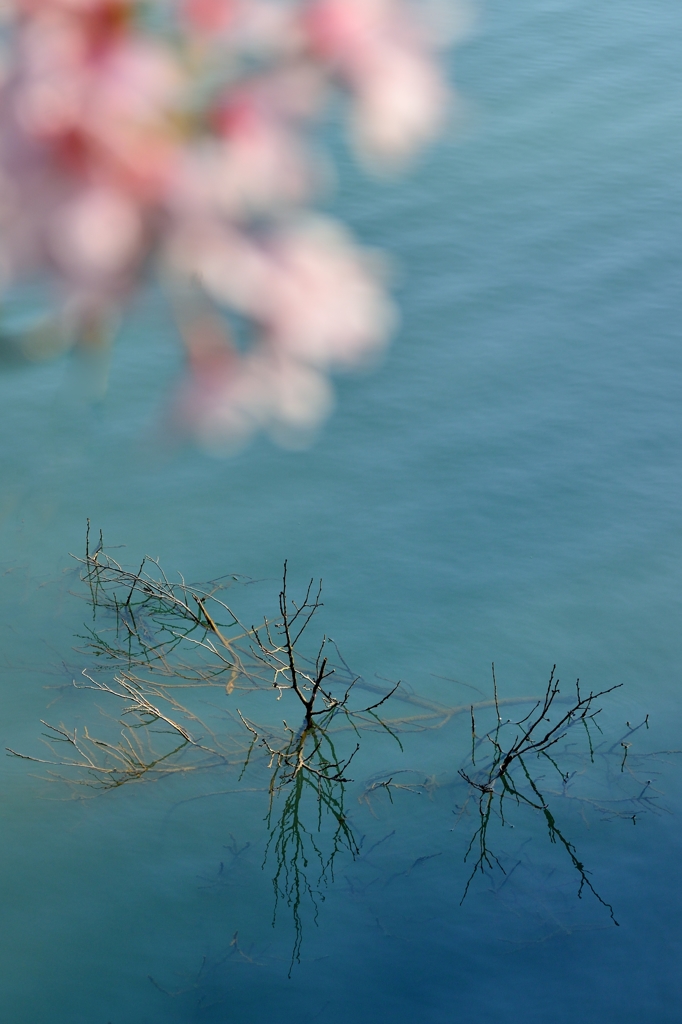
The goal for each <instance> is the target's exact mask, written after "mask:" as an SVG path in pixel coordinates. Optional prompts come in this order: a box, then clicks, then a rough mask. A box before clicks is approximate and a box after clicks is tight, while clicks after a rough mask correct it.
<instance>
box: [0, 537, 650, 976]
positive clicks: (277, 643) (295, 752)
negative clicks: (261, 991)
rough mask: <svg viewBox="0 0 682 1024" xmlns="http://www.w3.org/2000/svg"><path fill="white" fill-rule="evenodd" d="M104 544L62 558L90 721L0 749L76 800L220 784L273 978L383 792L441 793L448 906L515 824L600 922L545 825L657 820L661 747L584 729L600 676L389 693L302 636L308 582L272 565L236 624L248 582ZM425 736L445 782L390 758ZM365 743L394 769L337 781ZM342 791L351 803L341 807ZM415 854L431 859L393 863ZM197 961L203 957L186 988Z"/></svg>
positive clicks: (294, 958) (597, 711)
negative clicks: (511, 691)
mask: <svg viewBox="0 0 682 1024" xmlns="http://www.w3.org/2000/svg"><path fill="white" fill-rule="evenodd" d="M110 550H111V549H110ZM110 550H109V551H107V550H106V549H105V546H104V542H103V538H102V535H101V533H100V535H99V540H98V543H97V544H96V545H95V546H94V547H93V546H92V544H91V537H90V527H89V524H88V531H87V535H86V550H85V554H84V556H82V557H79V558H78V559H77V561H78V563H79V578H80V586H81V590H80V596H81V597H83V596H85V598H86V600H87V602H88V604H89V606H90V609H91V618H90V621H89V622H88V623H87V624H86V626H85V630H84V632H83V633H82V634H81V635H80V636H79V637H78V640H79V646H78V648H77V650H78V651H79V653H80V655H81V656H83V657H85V658H87V661H88V664H87V667H86V668H84V669H83V670H82V673H81V675H80V678H77V679H75V680H73V683H72V684H71V685H72V686H73V687H75V688H76V689H77V690H78V691H81V692H82V697H81V699H83V700H85V701H86V702H87V701H88V700H89V701H90V702H91V703H90V704H88V708H89V710H87V709H86V714H85V718H86V721H89V722H90V723H93V722H94V721H95V720H97V722H98V725H97V728H96V727H95V725H94V724H86V725H84V726H82V727H76V726H69V725H68V724H65V723H64V722H61V721H60V722H57V723H55V722H49V721H47V720H44V721H43V722H42V725H43V727H44V735H43V739H44V742H45V744H46V748H47V753H46V755H45V756H38V755H37V754H33V753H31V754H27V753H23V752H18V751H16V750H14V749H10V748H8V753H9V754H10V755H11V756H14V757H19V758H22V759H24V760H27V761H29V762H31V763H32V764H35V765H37V766H41V768H42V770H43V771H45V772H46V773H47V777H48V778H49V779H51V780H52V781H55V782H58V783H61V784H62V785H64V784H67V783H68V784H69V785H71V786H73V787H76V791H80V792H83V787H85V788H86V789H90V790H95V791H97V790H100V791H102V790H103V791H106V790H112V789H116V788H119V787H121V786H125V785H128V784H131V783H138V784H139V783H142V782H147V783H150V782H153V781H156V782H159V781H161V780H162V779H168V778H170V777H172V776H178V775H180V776H183V777H186V778H188V779H191V777H192V776H193V775H196V774H197V773H214V774H216V775H217V776H219V777H220V778H221V780H223V781H224V780H226V779H228V780H229V782H228V784H229V785H230V786H231V787H233V788H232V789H230V790H229V791H228V792H239V791H240V790H242V791H245V792H249V794H250V796H249V799H251V800H253V801H258V800H260V801H262V820H263V862H262V866H263V868H264V869H267V870H268V871H269V872H270V876H271V879H272V888H273V897H274V909H273V923H274V921H275V920H276V918H277V915H278V914H279V913H280V912H281V909H282V907H285V908H287V910H288V911H289V913H290V915H291V922H292V925H293V942H292V947H291V960H290V965H289V970H290V971H291V969H292V968H293V967H294V965H295V964H296V963H298V962H300V960H301V948H302V943H303V932H304V922H305V915H306V913H307V912H312V916H313V918H314V919H317V915H318V911H319V905H320V903H321V901H323V900H324V898H325V896H324V894H325V890H326V889H327V888H328V887H329V886H331V885H333V883H334V882H335V873H336V871H337V868H338V866H339V864H340V863H343V864H344V865H347V864H348V863H352V862H353V861H355V860H356V859H358V858H360V857H361V856H365V857H366V856H367V853H368V850H367V849H366V847H365V848H364V849H363V844H365V838H366V837H365V835H364V834H363V832H362V829H361V828H360V827H359V826H358V824H357V821H356V820H355V819H356V815H355V814H354V813H353V807H357V806H358V805H359V806H360V807H363V806H364V808H365V809H366V810H367V811H369V812H370V814H371V815H375V816H376V812H377V808H379V807H380V806H381V805H382V804H385V805H386V806H389V805H390V804H391V803H393V801H394V800H396V799H398V798H400V799H403V798H404V799H412V798H413V797H415V796H422V797H425V798H426V800H427V801H429V800H432V799H433V797H434V794H437V793H440V794H441V795H442V796H443V798H444V799H446V801H449V806H450V811H449V812H448V813H450V814H451V815H452V816H453V822H452V824H453V826H454V827H453V828H452V829H451V830H450V831H453V832H456V833H457V834H461V833H462V832H464V834H465V836H468V841H465V843H464V845H463V847H462V858H463V860H464V861H465V862H466V863H467V864H468V865H469V874H468V878H467V880H466V884H465V885H464V888H463V891H462V892H461V901H462V902H463V901H464V900H465V899H466V897H467V895H468V894H469V892H470V890H471V887H472V885H473V884H474V882H475V879H476V877H477V876H479V875H487V876H490V875H491V874H492V873H496V872H499V873H500V874H501V875H502V876H505V875H509V874H510V873H511V871H513V870H514V869H515V866H513V867H511V868H510V867H509V865H507V867H505V865H504V863H503V859H502V858H501V857H500V856H499V854H498V852H496V850H497V849H498V844H499V842H501V836H502V833H503V831H504V830H505V829H507V828H509V827H516V828H519V827H521V828H523V827H524V823H527V822H528V820H529V817H528V816H529V815H530V817H531V819H537V820H539V821H540V822H541V823H542V824H543V825H544V826H545V827H546V831H547V837H548V839H549V841H550V843H551V844H554V845H555V846H556V847H557V849H558V850H559V851H560V852H561V853H562V856H564V857H565V858H567V859H568V863H569V865H570V867H571V869H572V870H573V871H574V872H575V877H576V880H577V895H578V897H582V896H583V895H584V894H585V893H589V894H590V895H591V896H592V897H593V898H594V899H595V900H596V901H597V903H598V904H599V905H601V907H602V908H603V911H604V912H606V913H607V914H608V915H609V917H610V919H611V921H612V922H613V924H615V925H617V924H618V921H617V918H616V910H615V909H614V907H613V906H612V905H611V903H609V902H608V900H607V899H606V897H605V895H603V894H602V893H601V892H600V891H599V890H598V888H597V886H596V885H595V882H594V881H593V880H592V878H591V873H590V871H589V869H588V867H587V866H586V865H585V863H584V862H583V860H582V859H581V857H580V855H579V852H578V848H577V845H576V844H575V843H574V837H572V836H570V837H569V835H568V834H567V827H566V826H565V825H564V824H560V820H561V819H562V814H563V811H564V809H565V808H567V807H572V808H578V809H579V810H580V813H581V816H582V817H583V818H585V814H586V812H587V811H588V810H590V811H592V812H595V813H597V814H598V815H599V816H600V817H601V818H607V819H621V820H623V821H626V820H629V821H630V822H632V823H636V822H637V819H638V817H639V816H641V815H642V814H643V813H645V812H649V811H654V812H656V811H657V809H658V797H659V794H658V793H657V791H656V790H655V787H654V786H653V784H652V778H651V775H652V773H651V771H649V772H648V775H649V777H648V778H646V777H645V776H644V774H643V771H644V769H645V767H650V761H651V760H652V759H655V758H656V756H657V755H659V754H662V753H664V752H660V751H659V752H647V753H635V752H633V751H632V749H631V748H632V744H633V742H634V740H635V738H636V737H637V736H638V735H640V736H641V735H642V734H643V733H644V732H646V731H647V730H648V729H649V720H648V716H647V717H646V718H645V719H644V720H643V721H642V722H641V723H639V724H637V725H634V726H633V725H631V724H630V723H629V722H628V723H627V726H626V729H625V731H623V732H622V734H619V735H616V736H608V737H607V736H606V734H605V732H604V731H603V730H602V729H601V727H600V716H602V709H603V702H604V700H605V699H606V698H608V697H610V695H611V694H612V693H613V691H615V690H616V689H618V686H617V685H616V686H610V687H608V688H606V689H604V690H601V691H592V690H589V691H585V690H584V689H583V688H581V686H580V682H579V681H577V682H576V684H575V686H574V688H573V689H572V690H571V691H570V692H564V691H563V690H562V689H561V688H560V683H559V679H558V677H557V675H556V668H553V669H552V671H551V674H550V677H549V681H548V683H547V684H546V686H545V687H544V689H543V690H542V691H541V692H540V694H539V695H537V696H532V695H531V696H523V697H506V698H505V697H501V696H500V694H499V691H498V685H497V679H496V675H495V669H494V666H493V672H492V684H493V695H492V698H489V697H486V696H485V695H482V696H483V699H481V700H477V701H474V702H469V703H463V704H459V705H453V706H447V705H444V704H439V703H437V702H435V701H433V700H430V699H428V698H427V697H425V696H423V695H420V694H419V693H418V692H415V691H414V690H413V689H412V688H411V687H410V686H408V685H407V684H406V683H404V682H401V681H392V682H390V683H387V682H386V681H379V682H373V681H368V680H366V679H364V678H362V677H361V676H359V675H355V674H354V673H353V672H352V671H351V670H350V668H349V666H348V665H347V663H346V661H345V660H344V658H343V656H342V654H341V652H340V651H339V649H338V647H337V645H336V643H335V641H334V640H333V639H331V637H329V636H328V635H326V634H323V635H322V636H321V637H320V638H317V639H316V640H315V641H314V642H312V641H311V632H312V631H311V626H312V625H313V624H314V621H315V619H316V616H317V615H318V613H319V612H320V611H321V609H322V607H323V605H322V600H321V597H322V584H321V582H319V583H317V584H315V583H314V581H310V582H309V583H308V585H307V587H305V588H304V589H303V591H302V593H301V595H300V597H298V599H296V598H295V597H294V596H292V590H291V584H290V580H289V571H288V566H287V563H286V562H285V563H284V570H283V575H282V583H281V588H280V591H279V597H278V605H277V607H276V609H275V613H274V614H273V615H272V616H265V617H263V618H262V620H261V621H259V622H258V623H257V624H255V625H254V624H252V623H250V622H249V621H248V620H246V621H245V620H244V619H243V618H242V616H240V614H238V612H237V610H236V608H235V602H234V601H233V600H232V598H233V597H237V596H238V595H239V588H240V587H242V588H243V587H248V586H250V583H251V581H249V580H246V579H244V578H243V577H238V576H223V577H220V578H217V579H214V580H212V581H209V582H208V583H206V584H204V585H202V586H196V585H194V584H190V583H188V582H187V581H186V580H185V578H184V577H183V576H182V575H181V574H179V573H178V574H176V576H175V577H173V578H169V576H168V575H167V574H166V573H165V571H164V570H163V569H162V567H161V566H160V564H159V562H158V561H157V560H155V559H154V558H151V557H149V556H145V557H144V558H143V559H142V561H141V563H140V564H139V566H138V567H137V568H135V567H133V568H131V567H127V566H125V565H123V564H121V563H120V562H119V561H118V560H117V559H115V558H114V557H113V556H112V554H111V553H110ZM83 588H84V589H83ZM228 598H229V599H230V600H228ZM511 708H518V709H519V710H518V712H517V713H516V716H515V717H506V715H507V713H508V711H509V710H510V709H511ZM95 713H97V717H95ZM456 721H460V722H467V721H468V722H470V742H468V744H466V745H465V746H464V747H462V745H461V744H459V745H458V743H457V742H456V740H454V739H453V740H452V743H450V737H449V734H448V732H447V730H448V729H449V727H450V726H451V725H452V724H453V723H454V722H456ZM444 732H445V739H444V741H443V742H445V745H446V750H447V751H449V754H448V758H449V770H448V771H446V772H445V773H443V772H442V771H438V770H435V771H434V765H433V764H429V763H427V762H424V763H423V764H417V765H416V766H413V765H412V764H410V766H409V767H406V764H407V762H406V761H404V760H402V759H403V758H404V757H405V754H406V750H407V748H408V746H409V744H410V742H411V737H413V736H414V735H415V734H417V733H419V734H423V733H429V734H433V735H434V737H435V736H436V734H437V735H438V737H439V738H440V737H443V735H444ZM380 737H383V739H384V740H385V741H388V743H389V744H390V745H391V746H392V748H393V750H394V751H395V761H394V762H392V764H395V765H396V767H393V768H392V770H386V771H380V772H378V773H377V772H375V773H374V774H372V775H370V776H368V777H364V778H362V777H361V778H360V779H356V778H355V777H354V776H355V770H356V768H357V769H358V770H360V771H362V770H363V769H362V767H361V765H360V760H361V759H360V757H359V755H360V751H361V748H363V747H365V748H367V747H368V745H369V746H371V745H372V744H373V743H377V742H378V740H379V738H380ZM441 749H442V744H441ZM666 753H670V752H666ZM421 756H422V757H423V756H424V755H423V748H422V754H421ZM595 779H598V780H601V781H604V780H606V781H607V782H608V783H609V786H608V787H607V788H608V792H607V795H606V796H602V795H599V793H596V791H595V789H594V786H593V785H592V787H591V788H590V784H589V780H592V782H594V780H595ZM351 784H353V785H354V786H355V787H356V795H357V803H356V801H355V800H353V801H352V802H349V786H350V785H351ZM358 785H359V787H360V788H359V790H358V788H357V787H358ZM614 790H616V794H615V796H614V795H613V791H614ZM401 827H409V820H408V824H407V826H406V825H405V823H404V822H403V824H402V826H401ZM467 830H468V832H467ZM391 835H393V833H390V835H389V836H386V837H384V839H388V838H390V836H391ZM384 839H381V840H379V841H378V842H376V843H374V845H373V846H372V847H371V850H373V849H375V847H377V846H379V845H380V844H381V843H382V842H384ZM240 842H241V841H240V840H238V839H235V837H234V836H231V843H232V847H231V848H230V849H231V850H232V854H233V856H234V857H235V859H236V858H237V857H238V856H239V855H240V854H241V853H242V852H243V850H245V849H246V848H247V847H248V846H249V845H250V844H249V843H246V844H245V845H240ZM369 852H371V851H369ZM431 856H439V854H430V855H429V856H424V857H420V858H418V859H417V860H416V861H415V862H414V864H413V865H412V868H414V867H416V866H418V865H419V864H420V863H421V862H424V861H426V860H429V859H430V857H431ZM412 868H410V869H409V871H411V870H412ZM221 870H222V864H221ZM344 870H345V868H344ZM409 871H408V872H405V873H404V874H409ZM347 881H348V880H347ZM349 884H350V883H349ZM306 907H307V908H308V911H305V908H306ZM228 956H229V957H233V958H234V957H236V958H238V959H241V960H244V962H255V960H254V957H255V956H256V954H255V953H253V952H249V951H246V950H244V949H242V947H241V946H240V944H239V939H238V935H237V934H236V933H235V935H234V937H233V939H232V941H231V943H230V947H229V951H228ZM209 969H212V968H211V965H209V964H206V963H204V964H202V968H201V969H200V972H199V976H198V977H199V978H200V977H201V976H202V975H203V974H204V973H206V972H208V971H209ZM198 983H199V982H198V981H197V982H196V984H197V985H198ZM154 984H155V985H156V986H157V988H160V989H161V991H167V992H168V994H174V993H173V992H170V991H169V990H168V989H166V988H165V987H164V986H162V985H160V984H159V983H158V982H156V981H154ZM193 985H195V982H192V985H190V987H189V989H183V990H182V991H190V990H192V991H193V988H192V986H193ZM178 991H179V990H178Z"/></svg>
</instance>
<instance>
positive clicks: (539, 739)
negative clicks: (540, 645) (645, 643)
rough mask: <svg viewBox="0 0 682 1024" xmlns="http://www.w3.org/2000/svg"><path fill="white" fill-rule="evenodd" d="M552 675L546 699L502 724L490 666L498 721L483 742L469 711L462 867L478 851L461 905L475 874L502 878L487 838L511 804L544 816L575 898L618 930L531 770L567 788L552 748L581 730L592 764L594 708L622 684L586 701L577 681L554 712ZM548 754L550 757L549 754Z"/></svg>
mask: <svg viewBox="0 0 682 1024" xmlns="http://www.w3.org/2000/svg"><path fill="white" fill-rule="evenodd" d="M555 672H556V665H555V666H554V667H553V668H552V671H551V673H550V677H549V682H548V684H547V688H546V690H545V694H544V697H543V698H541V699H540V700H538V701H537V702H536V703H535V705H534V707H533V708H532V709H531V711H530V712H529V713H528V714H527V715H525V716H524V717H523V718H521V719H519V720H517V721H512V720H510V719H507V720H506V721H503V719H502V716H501V714H500V702H499V698H498V692H497V680H496V678H495V666H494V665H493V690H494V701H493V704H494V708H495V713H496V719H497V721H496V724H495V726H494V727H493V728H492V729H490V730H488V731H487V732H485V733H484V734H483V735H482V736H478V735H477V733H476V718H475V713H474V706H473V705H472V707H471V757H470V766H468V768H467V769H466V770H465V769H464V768H460V769H459V775H460V776H461V777H462V778H463V779H464V781H465V782H467V783H468V785H469V786H470V787H471V789H472V790H473V791H474V792H475V793H476V794H477V811H478V828H477V829H476V831H475V832H474V835H473V836H472V838H471V842H470V843H469V846H468V848H467V851H466V854H465V858H464V859H465V861H466V860H468V859H469V857H470V855H471V854H472V852H473V851H474V850H475V851H476V858H475V862H474V867H473V870H472V872H471V874H470V876H469V878H468V880H467V883H466V886H465V889H464V894H463V896H462V902H463V901H464V899H465V898H466V896H467V893H468V892H469V888H470V886H471V883H472V881H473V879H474V877H475V876H476V874H477V873H478V872H483V871H484V870H485V869H486V868H493V867H494V866H496V867H498V868H500V870H502V871H503V872H504V868H503V867H502V864H501V863H500V860H499V858H498V857H497V856H496V855H495V854H494V853H493V852H492V850H491V848H490V845H489V842H488V833H489V828H490V823H491V820H492V818H493V816H494V817H495V818H498V819H499V820H500V822H501V823H502V825H504V824H505V801H507V800H508V799H511V800H512V801H513V802H514V803H515V804H516V805H517V806H521V805H523V806H526V807H529V808H531V809H533V810H535V811H538V812H540V813H541V814H542V815H543V817H544V819H545V821H546V824H547V828H548V831H549V838H550V841H551V842H552V843H559V845H561V846H563V848H564V849H565V851H566V853H567V854H568V856H569V858H570V860H571V863H572V865H573V867H574V868H575V870H576V872H577V873H578V876H579V879H580V883H579V888H578V896H582V893H583V891H584V890H585V889H589V891H590V892H591V893H592V894H593V895H594V897H595V898H596V899H597V900H598V901H599V902H600V903H601V904H602V905H603V906H604V907H605V908H606V909H607V910H608V911H609V914H610V916H611V919H612V920H613V923H614V924H618V922H617V921H616V919H615V916H614V912H613V907H612V906H611V904H610V903H607V902H606V901H605V900H604V899H602V897H601V896H600V895H599V893H598V892H597V891H596V889H595V888H594V886H593V885H592V882H591V881H590V879H589V877H588V872H587V869H586V868H585V866H584V864H583V863H582V861H580V860H579V859H578V856H577V854H576V850H575V846H574V845H573V844H572V843H571V842H570V841H569V840H568V839H567V838H566V837H565V836H564V834H563V832H562V831H561V829H560V828H559V826H558V825H557V823H556V819H555V817H554V815H553V813H552V811H551V810H550V807H549V805H548V803H547V800H546V798H545V796H544V794H543V792H542V791H541V789H540V782H539V779H538V777H537V775H536V774H534V773H533V772H532V771H531V769H530V767H529V765H530V764H532V763H535V762H537V761H538V760H541V761H542V762H543V763H545V764H547V763H548V764H549V765H551V767H552V769H553V770H554V771H555V772H557V773H558V774H559V776H560V777H561V780H562V783H563V785H564V788H565V786H566V785H567V783H568V781H569V778H570V773H568V772H566V771H565V770H563V769H562V768H561V767H560V764H559V761H558V759H557V757H556V756H553V755H554V750H552V748H556V745H557V744H558V743H559V742H560V741H561V740H563V739H565V738H566V736H567V734H568V732H569V730H571V729H574V728H575V727H576V726H578V727H582V728H583V729H584V731H585V734H586V736H587V741H588V747H589V752H590V759H591V760H592V761H593V760H594V752H595V747H594V743H593V737H592V733H591V731H590V730H591V727H595V728H597V729H599V726H598V724H597V722H596V718H597V716H598V715H599V714H600V713H601V708H600V707H596V705H595V702H596V701H597V700H598V699H599V698H600V697H604V696H605V695H606V694H608V693H612V692H613V691H614V690H617V689H618V688H619V686H620V685H622V684H616V685H615V686H610V687H608V688H607V689H604V690H600V691H598V692H597V693H594V692H593V691H590V692H589V693H588V694H586V695H585V694H583V693H581V690H580V680H577V681H576V684H575V697H574V698H573V699H572V700H571V701H570V705H569V707H568V709H567V710H565V711H563V710H559V709H558V708H557V706H556V705H557V701H558V699H559V692H560V691H559V680H558V679H557V678H556V676H555ZM600 731H601V730H600ZM550 750H552V753H549V751H550ZM481 751H482V757H483V763H482V764H481V765H480V766H478V767H477V765H476V755H477V752H478V753H479V757H480V756H481ZM516 768H519V769H520V776H519V773H517V772H516V771H515V769H516Z"/></svg>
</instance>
